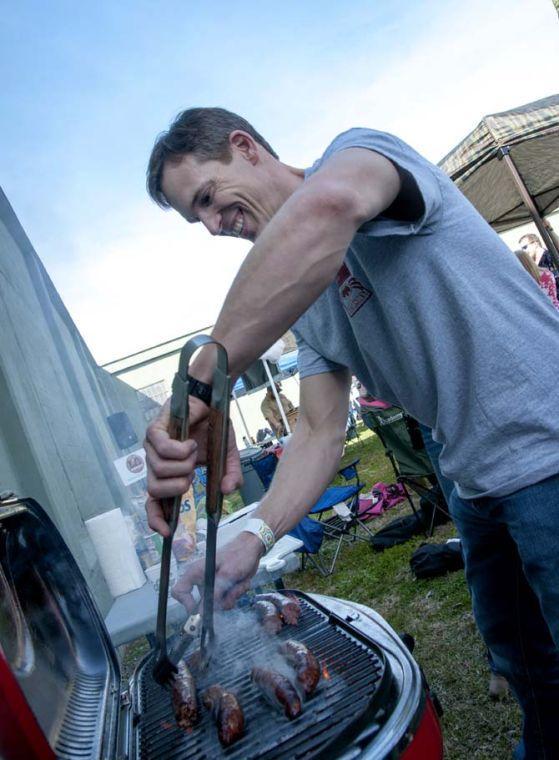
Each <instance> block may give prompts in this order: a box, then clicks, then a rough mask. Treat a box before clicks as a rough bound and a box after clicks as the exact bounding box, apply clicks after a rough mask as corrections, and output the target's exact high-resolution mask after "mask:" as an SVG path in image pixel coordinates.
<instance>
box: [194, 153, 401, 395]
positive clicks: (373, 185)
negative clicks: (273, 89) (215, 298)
mask: <svg viewBox="0 0 559 760" xmlns="http://www.w3.org/2000/svg"><path fill="white" fill-rule="evenodd" d="M400 187H401V182H400V177H399V174H398V172H397V170H396V168H395V167H394V165H393V164H392V163H391V162H390V161H389V160H388V159H387V158H385V157H384V156H382V155H380V154H378V153H375V152H374V151H371V150H367V149H365V148H348V149H346V150H342V151H340V152H339V153H336V154H334V155H333V156H332V157H331V158H329V159H328V160H327V161H326V162H325V163H324V165H323V166H322V167H321V169H319V171H317V172H316V173H315V174H314V175H312V177H310V178H309V179H308V180H306V181H305V182H304V183H303V184H302V185H301V187H300V188H299V189H298V190H297V191H296V192H295V193H293V195H292V196H291V197H290V198H289V199H288V200H287V201H286V202H285V203H284V205H283V206H282V207H281V209H280V210H279V211H278V212H277V214H276V215H275V216H274V217H273V218H272V220H271V221H270V222H269V224H268V225H267V227H266V228H265V230H264V231H263V233H262V234H261V235H260V237H259V238H258V241H257V242H256V244H255V245H254V247H253V248H252V250H251V252H250V253H249V255H248V256H247V258H246V259H245V261H244V263H243V265H242V266H241V268H240V270H239V272H238V274H237V277H236V278H235V281H234V282H233V285H232V286H231V289H230V290H229V293H228V295H227V298H226V299H225V303H224V305H223V308H222V310H221V313H220V315H219V317H218V320H217V322H216V325H215V328H214V331H213V336H214V337H215V338H216V340H218V341H219V342H221V343H222V344H223V345H224V346H225V347H226V349H227V351H228V353H229V357H230V363H231V369H232V372H233V374H234V375H238V374H239V373H240V372H242V371H243V370H244V369H246V367H247V366H249V365H250V364H251V362H253V361H254V360H256V359H257V358H258V357H259V356H261V355H262V353H263V352H264V351H265V350H266V349H267V348H268V347H269V346H270V345H271V343H272V342H273V341H274V340H276V339H277V338H279V337H281V335H283V334H284V333H285V331H286V330H287V329H288V328H289V327H291V325H292V324H293V323H294V322H295V321H296V320H297V318H298V317H299V316H300V315H301V314H302V313H303V312H304V311H306V309H307V308H308V307H309V306H310V305H311V304H312V303H313V302H314V301H315V300H316V299H317V298H318V296H319V295H320V294H321V293H322V292H323V291H324V290H325V289H326V288H327V287H328V285H329V284H330V283H331V282H333V280H334V279H335V276H336V273H337V272H338V270H339V268H340V266H341V264H342V262H343V259H344V256H345V254H346V251H347V248H348V246H349V243H350V242H351V239H352V238H353V236H354V234H355V233H356V231H357V230H358V229H359V227H360V226H361V225H362V224H363V223H365V222H366V221H368V220H370V219H373V218H374V217H376V216H378V215H379V214H381V213H382V212H383V211H384V210H385V209H387V208H388V207H389V206H390V205H391V204H392V203H393V202H394V200H395V199H396V197H397V196H398V193H399V191H400ZM212 367H213V356H212V354H211V352H210V351H202V352H201V353H200V354H199V356H198V357H197V359H196V361H195V363H194V365H193V368H192V374H193V375H194V376H195V377H197V378H198V379H200V380H205V381H209V380H210V379H211V372H212Z"/></svg>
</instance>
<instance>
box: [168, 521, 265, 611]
mask: <svg viewBox="0 0 559 760" xmlns="http://www.w3.org/2000/svg"><path fill="white" fill-rule="evenodd" d="M263 555H264V544H263V543H262V541H261V540H260V539H259V538H258V536H255V535H253V534H252V533H246V532H243V533H240V534H239V535H238V536H236V537H235V538H234V539H232V540H231V541H230V542H229V543H228V544H225V546H223V547H222V548H221V549H219V551H218V552H217V556H216V568H215V592H214V602H215V606H216V607H220V608H221V609H225V610H228V609H231V608H232V607H234V606H235V603H236V601H237V599H238V598H239V597H240V596H242V595H243V594H244V593H245V591H248V589H249V588H250V582H251V579H252V577H253V576H254V575H255V574H256V571H257V570H258V563H259V562H260V559H261V558H262V556H263ZM204 564H205V563H204V560H202V559H201V560H198V561H196V562H193V563H192V564H190V565H188V566H187V568H186V571H185V572H184V574H183V575H182V577H181V578H180V579H179V581H178V582H177V583H176V584H175V586H174V587H173V590H172V591H171V593H172V595H173V596H174V598H175V599H177V600H178V601H179V602H181V604H183V605H184V606H185V607H186V609H187V610H188V612H193V611H194V609H195V608H196V606H197V605H196V602H195V600H194V597H193V596H192V589H193V587H194V586H197V587H198V588H199V590H200V593H201V594H203V586H204Z"/></svg>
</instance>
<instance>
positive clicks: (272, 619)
mask: <svg viewBox="0 0 559 760" xmlns="http://www.w3.org/2000/svg"><path fill="white" fill-rule="evenodd" d="M254 611H255V612H256V614H257V615H258V619H259V620H260V622H261V623H262V626H263V628H264V630H265V631H266V632H267V633H278V632H279V631H280V630H281V628H282V625H283V623H282V622H281V617H280V616H279V614H278V611H277V610H276V608H275V606H274V605H273V604H272V602H268V601H265V600H262V601H257V602H256V603H255V604H254Z"/></svg>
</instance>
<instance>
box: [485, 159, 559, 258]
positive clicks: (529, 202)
mask: <svg viewBox="0 0 559 760" xmlns="http://www.w3.org/2000/svg"><path fill="white" fill-rule="evenodd" d="M499 153H500V158H502V159H503V161H504V162H505V164H506V166H507V169H508V170H509V172H510V173H511V176H512V178H513V180H514V183H515V185H516V187H517V189H518V192H519V193H520V197H521V198H522V200H523V202H524V205H525V206H526V208H527V209H528V211H529V212H530V215H531V216H532V219H533V220H534V224H535V225H536V227H537V228H538V232H539V233H540V235H541V236H542V239H543V242H544V244H545V246H546V248H547V250H548V251H549V253H550V256H551V258H552V260H553V263H554V264H555V267H556V269H559V246H558V245H557V242H558V241H557V236H556V235H555V233H554V232H553V230H551V231H550V230H549V229H548V228H549V223H548V222H546V221H545V219H543V217H542V216H541V214H540V212H539V211H538V209H537V207H536V204H535V202H534V199H533V198H532V196H531V195H530V193H529V191H528V188H527V187H526V185H525V184H524V180H523V179H522V176H521V174H520V172H519V171H518V169H517V168H516V164H515V163H514V161H513V160H512V157H511V155H510V147H509V146H508V145H505V146H504V147H502V148H499ZM554 238H555V239H554Z"/></svg>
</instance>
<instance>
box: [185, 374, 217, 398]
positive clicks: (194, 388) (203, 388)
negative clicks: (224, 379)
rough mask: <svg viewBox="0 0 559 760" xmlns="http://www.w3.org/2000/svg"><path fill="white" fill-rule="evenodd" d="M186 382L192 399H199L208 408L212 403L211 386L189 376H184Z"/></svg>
mask: <svg viewBox="0 0 559 760" xmlns="http://www.w3.org/2000/svg"><path fill="white" fill-rule="evenodd" d="M186 379H187V380H188V393H189V395H190V396H194V398H198V399H200V401H203V402H204V404H207V405H208V406H209V405H210V404H211V403H212V386H211V385H208V383H203V382H202V381H201V380H196V378H195V377H191V376H190V375H187V376H186Z"/></svg>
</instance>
